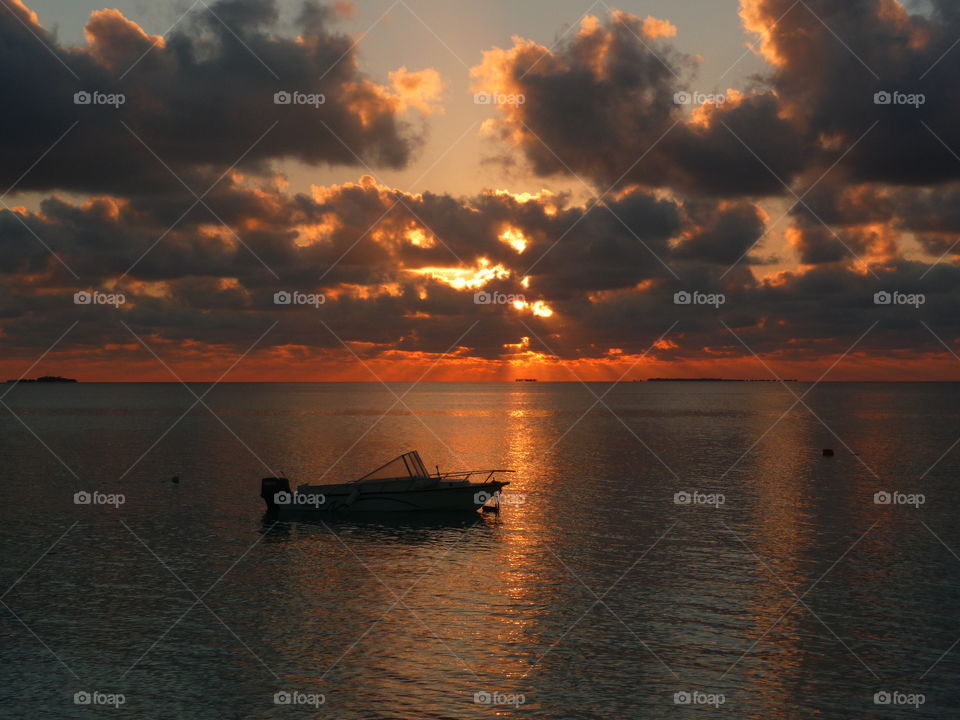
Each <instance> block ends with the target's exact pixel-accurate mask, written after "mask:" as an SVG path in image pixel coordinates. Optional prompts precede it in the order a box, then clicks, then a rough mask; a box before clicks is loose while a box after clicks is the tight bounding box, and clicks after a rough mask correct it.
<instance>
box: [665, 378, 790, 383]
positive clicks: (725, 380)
mask: <svg viewBox="0 0 960 720" xmlns="http://www.w3.org/2000/svg"><path fill="white" fill-rule="evenodd" d="M647 382H781V381H780V380H777V379H773V378H758V379H755V378H746V379H739V378H647ZM782 382H799V381H798V380H796V379H789V378H788V379H786V380H783V381H782Z"/></svg>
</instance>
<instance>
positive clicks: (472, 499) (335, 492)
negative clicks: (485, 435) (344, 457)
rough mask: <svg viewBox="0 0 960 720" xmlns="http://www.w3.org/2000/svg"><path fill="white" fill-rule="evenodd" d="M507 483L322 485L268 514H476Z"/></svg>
mask: <svg viewBox="0 0 960 720" xmlns="http://www.w3.org/2000/svg"><path fill="white" fill-rule="evenodd" d="M506 484H508V483H504V482H489V483H464V484H460V485H455V486H451V487H435V488H419V489H411V490H386V489H385V490H372V491H362V492H358V491H357V489H356V488H350V489H347V488H344V486H343V485H332V486H329V490H324V486H322V485H321V486H314V487H312V488H310V490H309V491H307V492H297V493H293V494H291V495H290V497H289V502H282V503H276V504H273V505H272V507H269V508H268V512H269V513H270V514H271V515H274V516H275V517H276V518H277V519H278V520H281V521H297V520H309V519H310V518H311V517H325V516H329V515H331V514H338V515H340V514H343V515H354V514H365V513H396V512H441V513H451V512H476V511H477V510H478V509H479V508H480V507H482V506H483V505H485V504H487V502H488V501H489V500H490V499H491V498H492V497H493V496H494V494H495V493H497V492H499V491H500V489H501V488H502V487H503V486H504V485H506ZM284 499H286V498H284ZM268 504H269V503H268Z"/></svg>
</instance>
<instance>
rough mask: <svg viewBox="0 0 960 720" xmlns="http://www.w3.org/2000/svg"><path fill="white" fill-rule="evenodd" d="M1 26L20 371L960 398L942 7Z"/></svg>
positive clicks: (956, 175) (332, 10) (339, 7)
mask: <svg viewBox="0 0 960 720" xmlns="http://www.w3.org/2000/svg"><path fill="white" fill-rule="evenodd" d="M0 4H3V5H4V7H3V8H2V9H0V89H2V91H3V96H4V97H5V98H6V99H7V101H8V102H7V106H8V107H7V109H6V110H5V112H4V114H3V116H2V117H0V144H2V145H3V148H2V152H3V156H4V158H5V162H4V163H3V167H2V168H0V174H2V175H3V177H0V193H3V194H0V202H2V204H0V283H2V293H0V366H2V368H0V370H2V372H3V373H4V374H5V375H6V376H7V377H10V378H16V377H20V376H22V375H24V374H26V375H28V376H35V375H39V374H61V375H69V376H73V377H78V378H80V379H82V380H91V381H95V380H144V381H175V380H178V379H185V380H205V381H212V380H217V379H221V378H222V379H223V380H224V381H278V380H317V381H320V380H364V381H379V380H383V381H392V380H407V381H413V380H418V379H421V378H424V379H428V380H510V379H513V378H515V377H537V378H539V379H542V380H572V381H576V380H586V381H589V380H617V379H620V378H623V379H642V378H644V377H652V376H656V377H697V376H710V377H717V376H722V377H743V378H746V377H750V378H764V379H777V378H803V379H817V378H820V377H823V378H824V379H825V380H932V379H946V380H955V379H960V357H957V355H956V352H957V337H958V334H960V324H958V318H957V313H956V307H957V300H958V297H957V292H958V291H957V282H956V280H957V274H958V272H960V268H958V265H957V260H958V253H960V250H958V248H960V216H958V215H957V213H956V210H955V209H954V208H955V207H957V202H956V200H957V199H958V198H960V195H958V190H960V185H958V182H957V181H958V179H960V155H958V153H960V123H958V122H957V120H958V117H957V113H958V111H960V100H958V98H957V96H956V93H955V92H953V88H952V79H953V78H954V77H956V75H957V70H960V49H958V48H957V45H958V44H960V43H958V41H960V10H958V9H956V8H955V7H954V5H953V4H951V3H950V2H947V0H931V1H930V2H915V3H901V2H898V1H897V0H851V1H850V2H846V3H842V4H838V3H835V2H829V0H739V2H738V0H686V1H682V2H665V1H661V0H656V1H650V2H628V3H607V2H606V1H599V0H598V1H597V2H593V3H587V2H573V1H570V0H559V1H558V0H554V1H551V2H539V1H533V2H522V3H507V2H500V1H496V2H492V3H485V4H477V3H462V4H461V3H450V2H439V1H434V0H396V1H393V0H384V1H380V0H376V1H373V0H370V1H364V2H358V1H356V0H354V1H352V2H351V1H349V0H339V1H336V2H332V3H329V4H323V3H315V2H307V3H304V2H301V1H294V0H219V1H217V2H213V1H208V0H196V2H193V3H190V2H189V1H187V2H177V3H171V4H157V3H147V2H142V1H141V0H128V1H124V2H119V3H116V4H113V5H111V6H109V7H103V6H101V5H100V4H98V3H95V2H89V1H88V0H77V1H75V2H71V3H69V4H63V3H60V2H54V1H53V0H32V1H31V0H0ZM78 93H79V95H78ZM284 97H287V98H289V99H290V102H289V103H285V102H283V99H284ZM4 188H7V190H6V192H3V189H4Z"/></svg>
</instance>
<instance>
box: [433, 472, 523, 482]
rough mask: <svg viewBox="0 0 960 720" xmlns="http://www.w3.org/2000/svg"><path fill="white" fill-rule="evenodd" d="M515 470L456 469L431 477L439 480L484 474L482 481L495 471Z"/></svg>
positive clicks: (491, 476) (490, 477)
mask: <svg viewBox="0 0 960 720" xmlns="http://www.w3.org/2000/svg"><path fill="white" fill-rule="evenodd" d="M514 472H516V470H456V471H453V472H437V474H436V475H434V476H433V477H435V478H438V479H439V480H467V481H469V480H470V478H471V477H473V476H474V475H486V477H485V478H484V479H483V482H489V481H490V480H491V479H492V478H493V476H494V475H495V474H496V473H514Z"/></svg>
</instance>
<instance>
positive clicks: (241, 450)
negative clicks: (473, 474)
mask: <svg viewBox="0 0 960 720" xmlns="http://www.w3.org/2000/svg"><path fill="white" fill-rule="evenodd" d="M788 388H789V390H788V389H787V388H785V387H784V386H781V385H779V384H774V383H624V384H620V385H616V386H611V385H610V384H604V383H591V384H589V385H587V386H584V385H582V384H578V383H557V384H553V383H503V384H453V383H436V384H433V383H423V384H420V385H417V386H415V387H413V388H412V389H411V385H409V384H402V383H396V384H390V385H389V386H387V387H385V386H383V385H379V384H373V383H370V384H222V385H218V386H216V387H214V388H212V389H210V388H209V386H208V385H205V384H195V385H191V386H190V390H192V391H193V392H194V393H196V395H198V396H200V397H201V398H202V402H199V403H198V402H197V398H196V397H195V396H194V395H193V394H191V392H190V390H188V389H187V388H185V387H184V386H182V385H179V384H170V385H166V384H77V385H75V386H54V385H23V386H17V387H15V388H13V389H10V391H9V393H8V394H7V395H6V396H5V397H4V398H3V402H4V403H6V405H8V406H9V410H7V409H5V408H3V407H0V448H2V453H0V458H2V466H0V477H2V493H3V500H4V502H3V503H2V504H0V527H2V528H3V532H2V542H3V553H2V572H0V593H2V604H0V623H2V624H0V632H2V644H0V679H2V683H0V688H2V689H0V716H2V717H23V718H46V717H50V718H74V717H76V718H84V717H105V716H115V717H124V716H126V717H143V718H154V717H156V718H284V717H288V716H294V717H317V718H338V719H339V718H488V717H534V718H667V717H671V718H673V717H716V718H763V719H765V720H766V719H776V718H887V717H895V716H896V717H915V718H955V717H958V716H960V689H958V685H957V676H958V673H960V644H958V642H957V641H958V639H960V557H958V554H960V523H958V520H957V518H958V507H960V485H958V470H960V446H957V441H958V439H960V385H955V384H935V383H929V384H870V383H863V384H858V383H830V384H828V383H824V384H821V385H818V386H816V387H813V388H811V387H810V385H807V384H803V383H796V384H790V385H789V386H788ZM7 389H8V388H0V392H2V391H5V390H7ZM208 390H209V392H208V394H206V395H204V393H205V392H207V391H208ZM790 391H792V393H795V394H796V396H799V397H800V398H802V401H800V402H798V400H797V397H796V396H795V395H794V394H792V393H791V392H790ZM805 393H806V394H805ZM598 396H599V397H600V401H597V397H598ZM398 398H399V399H398ZM823 448H832V449H834V450H835V454H834V456H833V457H824V456H823V455H822V452H821V451H822V449H823ZM411 449H418V450H419V451H420V452H421V454H422V455H423V458H424V460H425V462H426V463H427V465H428V467H430V468H431V469H432V468H433V467H434V466H436V465H439V467H440V469H441V470H454V469H473V468H482V467H491V468H512V469H514V470H516V473H515V475H513V476H512V477H511V478H510V480H511V483H512V484H511V485H510V487H509V488H508V490H507V492H506V494H505V502H504V505H503V511H502V513H501V514H500V515H499V516H493V515H479V514H478V515H476V516H472V517H467V518H459V519H453V520H451V519H448V518H440V519H432V518H420V519H400V520H398V521H396V522H381V521H378V522H357V521H351V522H346V521H331V522H329V523H318V524H316V525H303V524H292V525H288V524H275V523H273V522H271V521H268V520H266V519H265V518H264V517H263V509H264V508H263V505H262V501H261V499H260V498H259V496H258V493H259V481H260V478H262V477H264V476H266V475H270V474H272V473H283V474H285V475H286V476H287V477H289V478H290V479H291V481H292V483H293V484H296V483H300V482H307V481H310V482H316V481H319V480H321V479H324V480H327V481H331V482H334V481H342V480H348V479H353V478H355V477H358V476H360V475H362V474H364V473H365V472H367V471H369V470H371V469H373V468H374V467H376V466H377V465H379V464H381V463H382V462H384V461H386V460H388V459H390V458H391V457H393V456H395V455H397V454H399V453H401V452H404V451H407V450H411ZM174 475H176V476H178V477H179V478H180V482H179V483H177V484H174V483H172V482H171V481H170V479H171V477H173V476H174ZM77 492H89V493H94V492H95V493H100V494H99V495H97V497H98V498H99V499H100V500H103V501H104V503H101V504H90V505H83V504H75V502H74V494H75V493H77ZM877 493H881V494H880V495H877ZM883 493H886V494H883ZM121 496H122V497H121ZM887 500H890V502H887ZM121 501H122V502H121ZM78 693H80V694H79V695H78ZM84 693H87V694H84ZM77 701H80V702H84V701H89V704H77ZM121 701H122V703H121ZM888 701H889V702H888Z"/></svg>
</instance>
